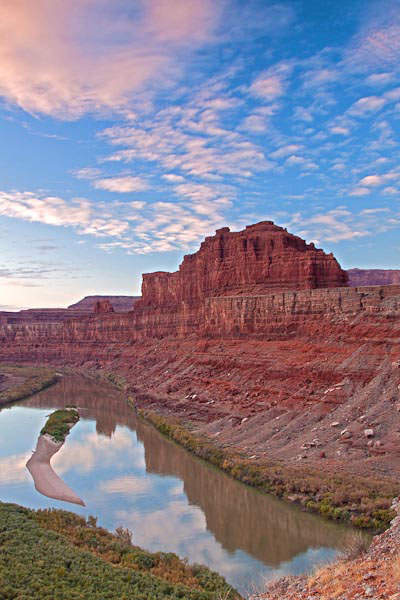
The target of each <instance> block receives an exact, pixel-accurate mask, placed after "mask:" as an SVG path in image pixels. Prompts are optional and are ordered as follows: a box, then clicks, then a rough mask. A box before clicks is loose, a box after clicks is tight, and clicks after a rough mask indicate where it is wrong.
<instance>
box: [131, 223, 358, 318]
mask: <svg viewBox="0 0 400 600" xmlns="http://www.w3.org/2000/svg"><path fill="white" fill-rule="evenodd" d="M347 283H348V277H347V273H346V272H345V271H343V270H342V269H341V267H340V265H339V263H338V262H337V260H336V259H335V258H334V256H333V254H326V253H325V252H324V251H323V250H320V249H317V248H315V246H314V244H313V243H311V244H307V243H306V242H305V241H304V240H302V239H301V238H300V237H297V236H295V235H292V234H291V233H288V232H287V230H286V229H284V228H282V227H278V226H277V225H275V224H274V223H273V222H272V221H262V222H261V223H257V224H255V225H249V226H247V227H246V229H244V230H243V231H238V232H231V231H230V229H229V227H223V228H222V229H218V230H217V231H216V234H215V235H214V236H210V237H207V238H206V239H205V241H204V242H203V243H202V244H201V246H200V249H199V250H198V252H196V253H195V254H189V255H187V256H185V257H184V259H183V262H182V264H181V266H180V267H179V270H178V271H176V272H175V273H166V272H163V271H158V272H156V273H146V274H144V275H143V284H142V298H141V300H139V303H138V308H139V306H141V307H145V306H146V307H149V306H164V305H173V304H177V303H179V302H182V301H184V302H194V303H196V302H198V301H200V300H201V299H203V298H207V297H213V296H237V295H242V294H246V295H257V294H268V293H271V292H282V291H286V290H305V289H315V288H334V287H344V286H347Z"/></svg>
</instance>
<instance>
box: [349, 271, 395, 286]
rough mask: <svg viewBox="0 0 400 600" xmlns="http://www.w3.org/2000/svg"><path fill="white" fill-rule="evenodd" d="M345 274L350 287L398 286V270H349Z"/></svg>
mask: <svg viewBox="0 0 400 600" xmlns="http://www.w3.org/2000/svg"><path fill="white" fill-rule="evenodd" d="M347 274H348V276H349V285H350V286H351V287H359V286H365V285H393V284H397V285H399V284H400V269H397V270H396V269H349V270H348V271H347Z"/></svg>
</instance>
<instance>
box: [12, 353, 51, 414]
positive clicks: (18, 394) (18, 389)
mask: <svg viewBox="0 0 400 600" xmlns="http://www.w3.org/2000/svg"><path fill="white" fill-rule="evenodd" d="M57 380H58V375H57V373H56V370H55V368H53V367H50V366H45V367H44V366H43V367H37V366H32V365H28V366H27V365H8V364H0V408H1V407H3V406H6V405H7V404H11V403H12V402H17V401H18V400H23V399H24V398H28V397H29V396H32V394H36V393H37V392H40V391H41V390H43V389H44V388H46V387H49V386H50V385H53V383H56V381H57Z"/></svg>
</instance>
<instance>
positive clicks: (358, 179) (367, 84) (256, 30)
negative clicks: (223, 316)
mask: <svg viewBox="0 0 400 600" xmlns="http://www.w3.org/2000/svg"><path fill="white" fill-rule="evenodd" d="M0 128H1V129H0V133H1V137H0V140H1V141H0V152H1V160H0V253H1V254H0V257H1V258H0V310H17V309H19V308H26V307H57V306H59V307H63V306H67V305H68V304H71V303H72V302H75V301H77V300H79V299H80V298H81V297H83V296H85V295H89V294H127V295H137V294H140V285H141V274H142V273H143V272H151V271H157V270H175V269H176V268H177V267H178V265H179V263H180V262H181V260H182V257H183V255H184V254H187V253H190V252H194V251H196V249H197V248H198V246H199V244H200V242H201V241H202V239H204V237H205V236H206V235H212V234H213V233H214V232H215V230H216V229H217V228H219V227H223V226H229V227H230V228H231V229H232V230H236V231H237V230H240V229H242V228H243V227H244V226H245V225H248V224H252V223H256V222H258V221H262V220H273V221H274V222H275V223H277V224H278V225H281V226H284V227H287V229H288V230H289V231H290V232H292V233H295V234H296V235H300V236H301V237H303V238H305V239H306V240H307V241H308V242H311V241H313V242H314V243H316V244H317V245H318V246H319V247H322V248H324V250H326V251H327V252H333V253H334V254H335V256H336V257H337V258H338V260H339V262H340V264H341V265H342V266H343V267H344V268H351V267H356V266H357V267H364V268H400V260H399V251H400V236H399V233H400V146H399V141H400V140H399V131H400V0H348V1H346V2H344V1H338V0H324V2H321V1H320V0H288V1H286V2H279V1H277V2H276V1H273V0H272V1H269V0H190V2H188V1H187V0H112V1H111V0H74V1H73V2H65V0H35V2H31V1H30V0H2V1H1V2H0Z"/></svg>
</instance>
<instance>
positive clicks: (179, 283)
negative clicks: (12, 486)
mask: <svg viewBox="0 0 400 600" xmlns="http://www.w3.org/2000/svg"><path fill="white" fill-rule="evenodd" d="M96 302H99V304H95V305H94V307H96V310H92V311H91V312H86V313H85V312H84V311H82V310H79V311H77V310H76V309H74V308H71V309H68V310H65V311H59V314H58V315H57V311H45V310H44V311H22V312H21V313H2V315H0V360H2V361H9V362H18V361H21V362H35V361H37V362H39V363H43V362H46V361H50V362H53V363H55V364H57V365H63V364H67V365H72V366H73V367H74V369H76V367H77V366H82V367H83V368H84V369H85V371H87V369H92V370H94V371H95V372H96V373H101V372H102V371H101V369H105V370H109V371H111V372H113V373H116V374H117V375H118V376H121V377H123V378H124V380H125V381H126V382H127V393H128V394H130V395H131V396H132V397H133V398H134V399H135V402H136V404H137V405H138V406H142V407H150V408H152V409H154V410H158V411H161V412H164V413H165V414H170V413H172V414H175V415H177V416H181V417H183V418H184V419H190V420H191V422H192V423H197V426H198V427H200V428H202V429H201V431H203V432H204V433H206V434H207V435H211V436H214V435H215V436H216V435H218V436H219V437H218V440H220V441H221V443H226V444H228V445H229V444H233V445H234V446H235V447H239V448H241V449H242V450H243V451H245V452H251V455H253V454H256V452H261V451H263V452H264V454H265V453H266V454H268V456H270V457H272V458H276V459H277V460H287V461H292V460H300V459H301V460H304V461H305V462H317V463H318V462H319V461H320V460H321V456H322V455H323V457H324V460H325V462H324V468H330V469H332V470H334V471H336V469H337V468H339V469H340V468H341V467H342V466H343V464H344V463H346V464H347V467H346V468H347V469H348V470H351V471H352V472H355V473H358V474H360V473H362V474H364V473H367V472H370V473H375V474H377V473H378V474H382V473H386V474H390V475H395V476H396V477H398V478H399V479H400V468H399V467H398V465H399V464H400V451H399V444H398V439H399V435H400V434H399V431H398V414H399V412H400V396H399V394H400V285H387V286H364V287H347V274H346V273H345V272H344V271H342V269H341V268H340V266H339V265H338V263H337V262H336V260H335V259H334V257H333V256H332V255H327V254H325V253H324V252H323V251H322V250H316V249H315V248H314V247H313V246H312V245H307V244H306V243H305V242H303V241H302V240H300V239H299V238H296V237H295V236H291V235H290V234H288V233H287V232H286V231H285V230H284V229H281V228H279V227H276V226H274V225H273V224H271V223H269V222H267V223H260V224H258V225H255V226H251V227H248V228H246V229H245V230H244V231H243V232H238V233H230V232H229V231H228V230H227V229H222V230H219V231H218V232H217V234H216V235H215V236H212V237H210V238H207V240H206V241H205V242H203V244H202V246H201V248H200V250H199V252H198V253H196V254H193V255H191V256H188V257H185V259H184V261H183V263H182V265H181V268H180V269H179V271H178V272H176V273H171V274H170V273H155V274H149V275H145V276H144V278H143V297H142V299H140V300H138V301H137V302H136V303H135V305H134V309H133V310H132V311H129V312H117V311H115V308H114V311H115V312H113V310H112V309H113V307H112V303H111V302H107V301H106V302H104V299H99V300H98V301H97V300H96ZM94 307H93V308H94ZM278 419H279V423H278ZM332 423H336V426H337V427H336V426H335V427H333V426H332ZM346 428H351V431H350V433H351V436H350V437H349V435H347V434H346V437H343V438H342V437H341V435H340V431H344V430H345V429H346ZM366 428H372V429H373V431H374V438H373V440H370V439H369V438H366V437H365V436H364V433H363V432H364V429H366ZM317 431H318V433H316V432H317ZM338 432H339V433H338ZM314 438H318V443H317V442H315V441H313V440H314ZM311 442H312V444H311ZM299 453H300V454H299ZM299 457H300V458H299Z"/></svg>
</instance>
